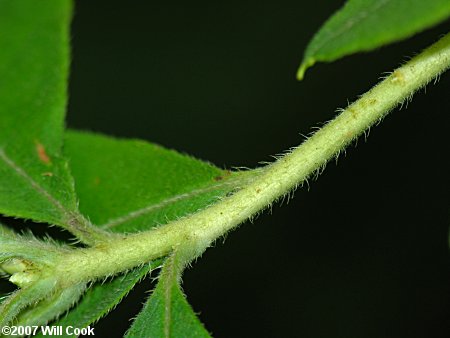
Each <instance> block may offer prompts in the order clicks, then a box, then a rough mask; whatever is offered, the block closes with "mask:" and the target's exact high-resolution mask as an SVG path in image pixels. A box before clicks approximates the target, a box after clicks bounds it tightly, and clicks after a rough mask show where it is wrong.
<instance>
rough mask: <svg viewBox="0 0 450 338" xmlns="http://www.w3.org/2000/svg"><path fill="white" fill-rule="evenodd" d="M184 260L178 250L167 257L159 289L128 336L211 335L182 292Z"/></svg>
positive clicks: (138, 317)
mask: <svg viewBox="0 0 450 338" xmlns="http://www.w3.org/2000/svg"><path fill="white" fill-rule="evenodd" d="M184 263H185V262H184V261H183V260H182V259H181V257H180V256H179V255H178V253H177V252H175V253H173V254H172V255H171V256H170V257H169V258H167V260H166V262H165V263H164V266H163V268H162V270H161V273H160V275H159V281H158V285H157V286H156V289H155V290H154V291H153V293H152V295H151V296H150V298H149V300H148V301H147V303H146V304H145V305H144V308H143V309H142V311H141V313H139V315H138V316H137V317H136V319H135V320H134V322H133V325H132V326H131V328H130V329H129V330H128V332H127V334H126V335H125V337H127V338H144V337H152V338H160V337H161V338H166V337H192V338H207V337H210V335H209V333H208V331H206V329H205V328H204V327H203V325H202V323H201V322H200V321H199V319H198V318H197V316H196V315H195V313H194V311H193V310H192V308H191V306H190V305H189V303H188V302H187V301H186V298H185V296H184V294H183V292H182V291H181V287H180V283H179V282H180V275H181V272H182V270H183V268H184Z"/></svg>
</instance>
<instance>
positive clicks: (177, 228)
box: [55, 34, 450, 283]
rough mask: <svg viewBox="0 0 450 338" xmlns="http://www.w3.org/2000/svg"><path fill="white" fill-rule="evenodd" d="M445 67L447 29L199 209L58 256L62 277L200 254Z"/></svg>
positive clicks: (449, 59)
mask: <svg viewBox="0 0 450 338" xmlns="http://www.w3.org/2000/svg"><path fill="white" fill-rule="evenodd" d="M449 67H450V34H447V35H446V36H445V37H443V38H442V39H441V40H439V41H438V42H437V43H435V44H434V45H432V46H431V47H429V48H427V49H425V50H424V51H423V52H422V53H420V54H419V55H417V56H416V57H414V58H413V59H412V60H410V61H409V62H407V63H406V64H405V65H403V66H402V67H400V68H398V69H397V70H395V71H394V72H393V73H392V74H390V75H389V76H388V77H386V78H385V79H384V80H383V81H381V82H380V83H379V84H378V85H376V86H375V87H373V88H372V89H371V90H370V91H368V92H367V93H365V94H364V95H362V96H361V97H360V98H359V99H358V100H357V101H355V102H354V103H353V104H351V105H349V106H348V107H347V108H346V109H345V110H343V111H342V112H341V113H340V114H339V115H338V116H337V117H336V118H335V119H334V120H332V121H331V122H329V123H327V124H326V125H325V126H324V127H323V128H322V129H320V130H319V131H318V132H316V133H315V134H314V135H313V136H311V137H310V138H309V139H308V140H306V141H305V142H304V143H302V144H301V145H300V146H299V147H298V148H296V149H295V150H293V151H292V152H290V153H289V154H287V155H285V156H284V157H282V158H280V159H279V160H277V161H276V162H275V163H273V164H271V165H268V166H267V167H266V168H265V169H264V170H263V171H262V172H261V173H260V174H259V175H258V176H257V177H256V178H255V180H254V181H253V182H251V183H249V184H248V185H246V186H244V187H243V188H242V189H241V190H240V191H238V192H236V193H235V194H234V195H232V196H230V197H227V198H224V199H223V200H221V201H219V202H218V203H216V204H214V205H213V206H211V207H208V208H206V209H204V210H202V211H200V212H197V213H195V214H193V215H190V216H188V217H185V218H183V219H180V220H177V221H175V222H172V223H169V224H167V225H165V226H162V227H160V228H157V229H153V230H149V231H146V232H142V233H137V234H132V235H129V236H127V237H125V238H123V239H119V240H112V241H110V242H107V243H104V244H100V245H99V246H96V247H93V248H88V249H80V250H74V251H73V252H72V253H69V254H65V255H63V256H62V257H61V263H60V264H59V265H58V271H55V272H56V273H57V274H61V276H64V279H65V280H66V281H68V282H69V281H70V282H72V283H73V282H75V281H76V282H79V281H85V280H92V279H95V278H101V277H103V276H106V275H111V274H115V273H118V272H120V271H124V270H126V269H130V268H132V267H134V266H136V265H139V264H142V263H145V262H148V261H150V260H152V259H155V258H158V257H161V256H165V255H167V254H168V253H170V252H171V251H172V250H174V249H175V248H177V247H178V246H180V245H186V243H190V245H191V247H192V249H193V250H194V252H195V253H196V254H197V255H198V254H201V253H202V252H203V251H204V250H205V249H206V248H207V247H208V246H209V245H210V244H211V242H213V241H214V240H216V239H217V238H219V237H220V236H222V235H224V234H225V233H226V232H227V231H229V230H230V229H233V228H234V227H236V226H237V225H239V224H240V223H241V222H243V221H245V220H246V219H248V218H250V217H252V216H253V215H255V214H256V213H258V212H260V211H261V210H263V209H264V208H266V207H267V206H269V205H270V204H271V203H272V202H273V201H275V200H276V199H278V198H280V197H281V196H283V195H284V194H286V193H288V192H289V191H290V190H292V189H294V188H296V187H297V186H298V185H299V184H301V183H302V182H303V181H305V179H307V178H308V176H310V175H311V174H313V173H314V172H316V171H317V170H320V169H321V168H323V167H324V166H325V164H326V163H327V162H328V161H329V160H330V159H332V158H333V157H335V156H337V155H338V154H339V152H340V151H341V150H343V149H344V148H345V147H346V146H347V145H348V144H349V143H351V142H352V140H354V139H356V138H357V137H358V136H360V135H361V134H362V133H363V132H364V131H366V130H368V129H369V128H370V127H371V126H372V125H373V124H374V123H376V122H377V121H380V120H381V119H382V118H383V117H384V116H385V115H386V114H387V113H388V112H389V111H390V110H392V109H393V108H394V107H395V106H397V105H398V104H399V103H402V102H404V101H405V100H408V99H410V98H411V96H412V95H413V93H414V92H415V91H417V90H418V89H420V88H421V87H423V86H425V85H426V84H427V83H428V82H430V81H431V80H432V79H433V78H435V77H437V76H438V75H439V74H440V73H442V72H443V71H445V70H447V69H448V68H449Z"/></svg>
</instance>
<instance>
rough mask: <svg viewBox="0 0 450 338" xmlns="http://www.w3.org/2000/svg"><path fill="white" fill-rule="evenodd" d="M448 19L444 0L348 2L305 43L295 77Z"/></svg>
mask: <svg viewBox="0 0 450 338" xmlns="http://www.w3.org/2000/svg"><path fill="white" fill-rule="evenodd" d="M449 16H450V2H448V1H447V0H430V1H420V0H404V1H394V0H349V1H347V2H346V4H345V5H344V6H343V7H342V8H341V9H340V10H338V11H337V12H335V13H334V14H333V15H332V16H331V17H330V18H329V19H328V20H327V21H326V22H325V23H324V24H323V25H322V27H321V28H320V29H319V31H318V32H316V34H315V35H314V37H313V38H312V40H311V41H310V43H309V44H308V46H307V48H306V51H305V54H304V57H303V60H302V63H301V65H300V67H299V69H298V72H297V78H298V79H299V80H301V79H303V77H304V74H305V71H306V70H307V69H308V68H309V67H311V66H312V65H314V64H315V63H316V62H318V61H319V62H331V61H334V60H336V59H339V58H341V57H343V56H346V55H349V54H352V53H356V52H361V51H370V50H373V49H375V48H378V47H381V46H383V45H386V44H389V43H391V42H395V41H399V40H402V39H405V38H408V37H410V36H412V35H414V34H416V33H418V32H420V31H422V30H424V29H427V28H429V27H431V26H433V25H435V24H437V23H439V22H442V21H443V20H445V19H447V18H448V17H449Z"/></svg>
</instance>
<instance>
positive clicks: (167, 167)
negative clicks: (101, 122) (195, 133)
mask: <svg viewBox="0 0 450 338" xmlns="http://www.w3.org/2000/svg"><path fill="white" fill-rule="evenodd" d="M65 151H66V154H67V156H68V157H69V158H70V167H71V170H72V173H73V175H74V177H75V182H76V184H75V185H76V191H77V195H78V196H79V199H80V210H81V212H82V213H83V214H84V215H86V216H87V217H89V219H90V220H91V221H92V222H93V223H95V224H97V225H98V226H100V227H102V228H104V229H111V230H114V231H118V232H133V231H137V230H144V229H148V228H151V227H153V226H156V225H160V224H164V223H167V222H168V221H170V220H174V219H177V218H179V217H182V216H184V215H186V214H189V213H193V212H195V211H197V210H199V209H201V208H204V207H205V206H207V205H209V204H211V203H213V202H215V201H216V200H217V199H219V198H221V197H223V196H224V195H225V194H226V193H228V192H230V191H232V190H234V189H237V188H238V187H239V186H240V185H241V184H242V183H244V181H246V180H249V179H251V177H252V176H253V173H247V172H241V173H231V172H229V171H224V170H221V169H219V168H217V167H214V166H213V165H211V164H209V163H206V162H202V161H199V160H196V159H194V158H192V157H190V156H186V155H181V154H179V153H177V152H175V151H172V150H168V149H164V148H162V147H160V146H158V145H154V144H151V143H148V142H144V141H139V140H119V139H115V138H112V137H107V136H103V135H98V134H91V133H84V132H75V131H70V132H68V133H67V134H66V146H65Z"/></svg>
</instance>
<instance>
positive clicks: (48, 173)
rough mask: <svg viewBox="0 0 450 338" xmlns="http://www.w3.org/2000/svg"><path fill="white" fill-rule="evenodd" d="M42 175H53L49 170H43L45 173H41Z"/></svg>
mask: <svg viewBox="0 0 450 338" xmlns="http://www.w3.org/2000/svg"><path fill="white" fill-rule="evenodd" d="M42 176H46V177H52V176H53V173H52V172H50V171H47V172H45V173H42Z"/></svg>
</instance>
